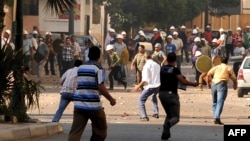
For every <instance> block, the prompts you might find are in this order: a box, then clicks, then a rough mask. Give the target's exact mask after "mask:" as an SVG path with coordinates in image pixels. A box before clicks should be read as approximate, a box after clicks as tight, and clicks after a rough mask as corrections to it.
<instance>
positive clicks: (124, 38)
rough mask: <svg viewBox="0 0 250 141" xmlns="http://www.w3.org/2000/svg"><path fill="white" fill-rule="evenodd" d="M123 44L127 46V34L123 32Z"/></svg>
mask: <svg viewBox="0 0 250 141" xmlns="http://www.w3.org/2000/svg"><path fill="white" fill-rule="evenodd" d="M121 35H122V40H123V42H124V43H125V44H126V45H127V46H128V39H127V33H126V32H125V31H122V32H121Z"/></svg>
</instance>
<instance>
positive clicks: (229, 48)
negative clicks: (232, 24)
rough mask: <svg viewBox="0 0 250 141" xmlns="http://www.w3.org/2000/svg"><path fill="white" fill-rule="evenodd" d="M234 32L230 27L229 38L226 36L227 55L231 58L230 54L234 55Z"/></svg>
mask: <svg viewBox="0 0 250 141" xmlns="http://www.w3.org/2000/svg"><path fill="white" fill-rule="evenodd" d="M233 50H234V46H233V34H232V29H228V32H227V38H226V56H227V58H229V57H230V56H232V55H233Z"/></svg>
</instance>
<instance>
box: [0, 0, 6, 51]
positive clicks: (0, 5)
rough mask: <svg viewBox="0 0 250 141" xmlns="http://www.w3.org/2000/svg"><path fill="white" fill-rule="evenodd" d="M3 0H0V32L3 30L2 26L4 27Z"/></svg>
mask: <svg viewBox="0 0 250 141" xmlns="http://www.w3.org/2000/svg"><path fill="white" fill-rule="evenodd" d="M3 8H4V0H0V34H1V33H2V32H3V28H4V17H5V13H4V10H3ZM1 38H2V36H0V41H2V39H1ZM1 43H2V42H0V47H1V46H2V45H1Z"/></svg>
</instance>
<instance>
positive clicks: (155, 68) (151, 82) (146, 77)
mask: <svg viewBox="0 0 250 141" xmlns="http://www.w3.org/2000/svg"><path fill="white" fill-rule="evenodd" d="M160 70H161V66H160V65H159V64H157V63H156V62H155V61H153V60H151V59H149V60H147V61H146V63H145V65H144V66H143V69H142V81H145V82H147V85H145V86H144V87H143V88H144V89H146V90H147V89H149V88H157V87H159V86H160V85H161V81H160Z"/></svg>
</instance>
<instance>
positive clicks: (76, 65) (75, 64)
mask: <svg viewBox="0 0 250 141" xmlns="http://www.w3.org/2000/svg"><path fill="white" fill-rule="evenodd" d="M82 64H83V62H82V60H75V63H74V66H75V67H79V66H81V65H82Z"/></svg>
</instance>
